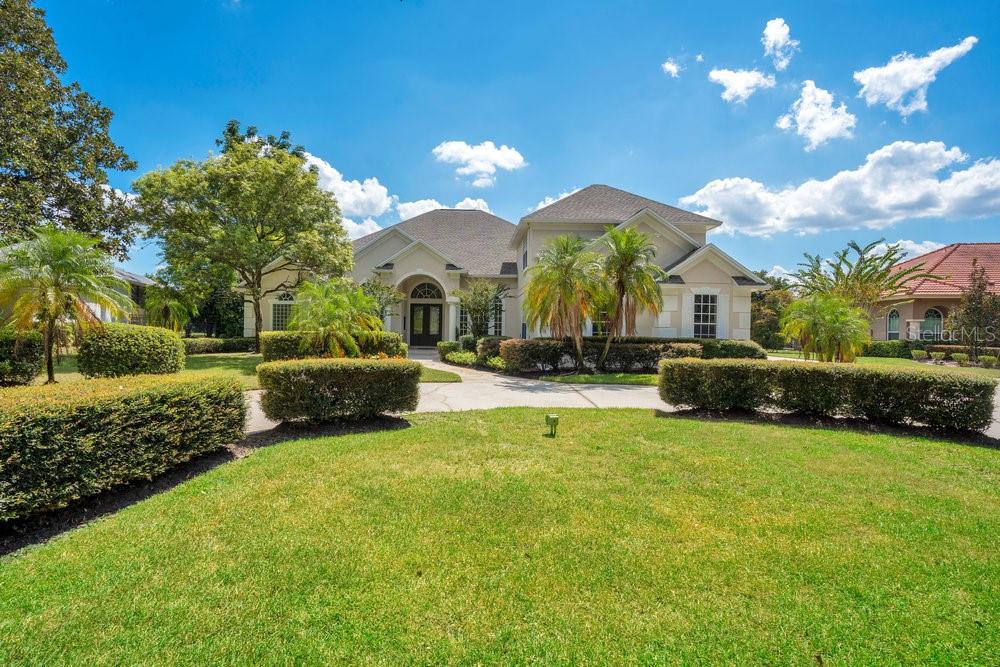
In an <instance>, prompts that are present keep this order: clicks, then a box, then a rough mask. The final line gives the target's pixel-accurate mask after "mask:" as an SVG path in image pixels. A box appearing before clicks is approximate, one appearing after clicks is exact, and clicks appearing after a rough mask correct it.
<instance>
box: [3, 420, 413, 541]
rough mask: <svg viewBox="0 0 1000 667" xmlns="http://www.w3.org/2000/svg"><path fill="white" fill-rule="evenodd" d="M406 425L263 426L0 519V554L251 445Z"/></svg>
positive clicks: (164, 487)
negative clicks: (145, 476)
mask: <svg viewBox="0 0 1000 667" xmlns="http://www.w3.org/2000/svg"><path fill="white" fill-rule="evenodd" d="M409 426H410V423H409V422H408V421H406V420H405V419H402V418H400V417H387V416H386V417H379V418H377V419H372V420H368V421H349V420H343V421H335V422H325V423H310V422H295V423H289V422H286V423H282V424H279V425H278V426H276V427H275V428H273V429H269V430H267V431H260V432H257V433H251V434H249V435H247V436H246V437H245V438H244V439H243V440H241V441H240V442H238V443H236V444H233V445H229V446H228V447H225V448H223V449H220V450H218V451H215V452H211V453H209V454H204V455H202V456H198V457H196V458H193V459H191V460H190V461H187V462H185V463H182V464H180V465H178V466H175V467H174V468H171V469H170V470H167V471H166V472H164V473H163V474H161V475H157V476H156V477H154V478H153V479H151V480H139V481H136V482H132V483H131V484H124V485H121V486H116V487H115V488H113V489H109V490H107V491H105V492H103V493H100V494H97V495H95V496H90V497H88V498H83V499H81V500H79V501H77V502H75V503H73V504H72V505H70V506H68V507H64V508H62V509H57V510H52V511H49V512H41V513H39V514H35V515H32V516H28V517H24V518H22V519H14V520H11V521H5V522H0V556H4V555H7V554H9V553H13V552H15V551H18V550H20V549H23V548H24V547H28V546H32V545H36V544H42V543H44V542H47V541H49V540H51V539H52V538H54V537H58V536H59V535H62V534H63V533H65V532H67V531H70V530H73V529H74V528H78V527H80V526H83V525H85V524H87V523H89V522H91V521H93V520H94V519H99V518H101V517H103V516H107V515H110V514H114V513H115V512H118V511H120V510H123V509H125V508H126V507H128V506H130V505H133V504H135V503H137V502H140V501H142V500H145V499H146V498H151V497H152V496H155V495H158V494H160V493H163V492H165V491H169V490H170V489H172V488H174V487H175V486H177V485H179V484H183V483H184V482H186V481H188V480H190V479H194V478H195V477H198V476H199V475H203V474H205V473H207V472H209V471H210V470H214V469H215V468H217V467H219V466H220V465H222V464H224V463H229V462H230V461H236V460H239V459H242V458H244V457H246V456H248V455H250V454H252V453H253V452H254V451H255V450H257V449H263V448H265V447H270V446H271V445H276V444H279V443H282V442H286V441H289V440H301V439H303V438H319V437H327V436H334V435H350V434H353V433H369V432H372V431H390V430H397V429H403V428H408V427H409Z"/></svg>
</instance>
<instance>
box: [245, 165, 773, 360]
mask: <svg viewBox="0 0 1000 667" xmlns="http://www.w3.org/2000/svg"><path fill="white" fill-rule="evenodd" d="M720 224H721V223H720V222H719V221H718V220H713V219H711V218H706V217H704V216H701V215H698V214H696V213H691V212H690V211H685V210H682V209H679V208H676V207H674V206H669V205H667V204H663V203H660V202H657V201H654V200H652V199H647V198H645V197H640V196H638V195H634V194H631V193H629V192H625V191H624V190H618V189H616V188H612V187H609V186H607V185H591V186H589V187H586V188H583V189H582V190H579V191H578V192H576V193H574V194H572V195H570V196H568V197H565V198H563V199H561V200H559V201H557V202H555V203H554V204H551V205H549V206H546V207H544V208H540V209H538V210H537V211H534V212H532V213H530V214H528V215H526V216H524V217H523V218H521V221H520V223H519V224H518V225H516V226H515V225H512V224H511V223H509V222H507V221H506V220H503V219H502V218H499V217H497V216H495V215H492V214H490V213H486V212H483V211H477V210H457V209H439V210H435V211H430V212H428V213H424V214H422V215H418V216H416V217H413V218H411V219H409V220H405V221H403V222H401V223H399V224H398V225H394V226H392V227H388V228H386V229H383V230H380V231H378V232H375V233H374V234H369V235H368V236H363V237H361V238H359V239H357V240H355V241H354V269H353V272H352V277H353V278H354V279H355V280H356V281H358V282H362V281H364V280H365V279H367V278H368V277H369V276H371V275H377V276H379V277H380V278H381V279H382V281H383V282H385V283H387V284H389V285H393V286H394V287H396V288H397V289H398V290H399V291H400V293H401V295H402V296H403V301H402V303H401V304H400V305H399V306H398V307H397V309H396V310H395V312H393V313H391V314H390V315H389V316H388V317H387V318H386V326H387V328H388V329H389V330H391V331H398V332H400V333H402V334H403V336H404V339H405V340H406V341H407V342H408V343H409V344H410V345H413V346H425V345H434V344H435V343H436V342H437V341H439V340H454V339H455V338H456V337H457V336H459V335H461V334H462V333H464V332H465V331H466V329H467V323H466V321H465V318H464V316H463V315H464V314H463V313H462V311H461V307H460V304H459V300H458V298H457V297H456V296H455V290H457V289H459V288H461V287H464V286H465V285H466V284H467V283H468V281H469V280H470V279H473V278H487V279H489V280H495V281H499V282H503V283H505V284H507V285H508V286H509V287H510V291H509V295H508V297H507V298H506V299H503V300H502V303H498V304H497V308H496V314H495V316H494V318H493V321H492V322H491V324H490V330H491V333H494V334H497V335H505V336H511V337H518V336H520V337H534V336H539V335H544V333H545V332H540V331H529V330H528V328H527V326H526V325H525V323H524V318H523V315H522V312H521V295H522V293H523V291H524V290H525V288H526V286H527V283H528V279H529V275H530V274H529V272H528V269H529V268H530V267H531V265H532V264H533V262H534V258H535V257H536V256H537V254H538V252H539V250H540V249H541V248H542V246H543V245H544V244H545V243H546V241H548V240H549V239H551V238H553V237H554V236H557V235H559V234H567V233H569V234H575V235H577V236H580V237H581V238H584V239H588V240H592V239H597V238H598V237H599V236H601V235H602V234H604V233H605V228H606V227H607V226H608V225H612V226H616V227H623V228H624V227H635V228H637V229H638V230H639V231H641V232H643V233H644V234H646V235H647V236H649V238H650V239H651V240H652V241H653V243H655V245H656V248H657V253H656V260H657V262H658V263H659V264H660V266H662V267H663V268H664V269H665V270H666V272H667V275H668V277H667V278H666V279H665V280H664V281H663V283H662V284H661V289H662V291H663V312H662V313H661V314H660V315H659V316H658V317H656V318H653V317H651V316H648V315H646V316H643V317H641V318H640V320H639V323H638V325H639V326H638V329H639V330H638V333H639V335H643V336H665V337H678V336H680V337H704V338H742V339H746V338H749V337H750V294H751V293H752V292H753V291H755V290H760V289H764V288H766V287H767V285H766V284H765V283H764V282H763V281H761V280H760V279H759V278H758V277H757V276H756V275H754V273H753V272H751V271H750V270H749V269H748V268H746V267H745V266H743V265H741V264H740V263H739V262H737V261H736V260H734V259H733V258H732V257H730V256H729V255H727V254H726V253H725V252H723V251H722V250H721V249H719V248H718V247H717V246H716V245H715V244H713V243H708V242H707V241H706V234H707V232H708V230H710V229H712V228H714V227H717V226H719V225H720ZM272 279H273V280H275V281H277V282H276V284H280V281H281V280H282V279H283V277H282V276H281V275H278V274H275V275H274V277H273V278H272ZM294 303H295V295H294V293H291V292H289V293H278V294H275V295H274V296H273V298H272V299H271V301H270V302H269V303H268V304H267V305H266V307H265V309H264V311H265V312H264V327H265V329H282V328H284V327H285V326H286V325H287V322H288V318H289V317H290V315H291V310H292V308H293V307H294ZM596 326H597V329H598V330H599V328H600V325H599V324H598V325H596ZM594 327H595V325H594V324H592V323H588V325H587V333H588V334H589V333H593V331H594ZM245 334H246V335H248V336H252V335H253V313H252V311H249V312H248V313H247V317H246V326H245Z"/></svg>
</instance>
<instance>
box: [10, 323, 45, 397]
mask: <svg viewBox="0 0 1000 667" xmlns="http://www.w3.org/2000/svg"><path fill="white" fill-rule="evenodd" d="M44 359H45V346H44V345H43V343H42V335H41V334H40V333H25V334H14V333H9V332H4V331H0V387H11V386H14V385H19V384H30V383H31V381H32V380H34V379H35V378H36V377H38V374H39V373H41V372H42V362H43V361H44Z"/></svg>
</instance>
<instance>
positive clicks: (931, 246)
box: [875, 239, 945, 257]
mask: <svg viewBox="0 0 1000 667" xmlns="http://www.w3.org/2000/svg"><path fill="white" fill-rule="evenodd" d="M894 245H898V246H899V247H900V249H901V250H902V251H903V253H904V254H905V255H906V256H907V257H917V256H919V255H926V254H927V253H929V252H933V251H934V250H938V249H940V248H943V247H944V245H945V244H943V243H938V242H937V241H921V242H919V243H917V242H916V241H908V240H906V239H899V240H898V241H896V242H895V243H894ZM886 247H888V244H887V243H880V244H878V245H877V246H875V249H876V250H877V251H878V252H883V251H884V250H885V249H886Z"/></svg>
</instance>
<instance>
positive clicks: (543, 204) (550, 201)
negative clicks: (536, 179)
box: [529, 188, 580, 211]
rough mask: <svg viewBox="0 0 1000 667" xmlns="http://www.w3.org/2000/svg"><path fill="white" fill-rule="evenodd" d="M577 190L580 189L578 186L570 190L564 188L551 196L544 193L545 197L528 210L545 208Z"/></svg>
mask: <svg viewBox="0 0 1000 667" xmlns="http://www.w3.org/2000/svg"><path fill="white" fill-rule="evenodd" d="M579 191H580V188H573V189H572V190H564V191H563V192H560V193H559V194H558V195H556V196H555V197H553V196H552V195H546V196H545V199H543V200H542V201H540V202H538V203H537V204H535V207H534V208H532V209H529V210H532V211H537V210H538V209H540V208H545V207H546V206H548V205H550V204H555V203H556V202H557V201H559V200H560V199H565V198H566V197H569V196H570V195H571V194H575V193H577V192H579Z"/></svg>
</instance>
